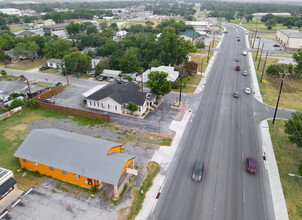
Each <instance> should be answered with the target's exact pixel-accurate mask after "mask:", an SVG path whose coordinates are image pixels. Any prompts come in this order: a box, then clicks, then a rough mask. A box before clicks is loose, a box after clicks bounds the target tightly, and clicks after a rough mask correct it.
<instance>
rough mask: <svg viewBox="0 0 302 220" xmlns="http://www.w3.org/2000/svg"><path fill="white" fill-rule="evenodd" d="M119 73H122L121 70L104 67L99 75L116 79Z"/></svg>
mask: <svg viewBox="0 0 302 220" xmlns="http://www.w3.org/2000/svg"><path fill="white" fill-rule="evenodd" d="M120 74H122V71H120V70H109V69H104V70H103V72H102V73H101V76H102V77H105V78H107V79H108V80H110V79H118V78H119V75H120Z"/></svg>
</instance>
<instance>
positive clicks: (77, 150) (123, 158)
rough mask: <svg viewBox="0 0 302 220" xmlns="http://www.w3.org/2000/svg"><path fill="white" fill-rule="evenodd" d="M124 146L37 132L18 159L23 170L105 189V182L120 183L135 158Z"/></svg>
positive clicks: (55, 132) (64, 133)
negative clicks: (124, 152) (123, 150)
mask: <svg viewBox="0 0 302 220" xmlns="http://www.w3.org/2000/svg"><path fill="white" fill-rule="evenodd" d="M120 152H121V144H119V143H115V142H111V141H106V140H102V139H99V138H93V137H90V136H85V135H80V134H76V133H72V132H67V131H63V130H58V129H34V130H32V131H31V132H30V134H29V135H28V136H27V137H26V139H25V140H24V141H23V143H22V144H21V145H20V147H19V148H18V150H17V151H16V152H15V154H14V156H15V157H18V158H19V161H20V164H21V167H22V168H26V169H28V170H32V171H38V172H39V173H41V174H45V175H48V176H51V177H54V178H57V179H60V180H63V181H66V182H69V183H73V184H76V185H79V186H82V187H86V188H92V187H98V188H101V186H102V183H109V184H112V185H113V186H114V196H115V197H118V184H119V180H120V178H121V176H122V175H123V174H124V172H125V171H126V168H127V167H128V166H131V168H132V169H133V168H134V158H135V156H133V155H129V154H123V153H120Z"/></svg>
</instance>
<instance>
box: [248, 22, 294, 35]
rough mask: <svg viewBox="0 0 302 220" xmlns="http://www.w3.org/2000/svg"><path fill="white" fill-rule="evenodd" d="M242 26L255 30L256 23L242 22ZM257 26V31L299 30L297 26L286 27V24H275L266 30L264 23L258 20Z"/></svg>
mask: <svg viewBox="0 0 302 220" xmlns="http://www.w3.org/2000/svg"><path fill="white" fill-rule="evenodd" d="M242 26H243V27H245V28H246V29H248V30H250V31H255V30H256V24H255V23H253V24H248V23H243V24H242ZM257 28H258V32H259V33H276V32H277V30H278V29H286V30H299V28H298V27H292V28H291V29H288V28H287V27H286V26H283V25H282V24H277V25H276V27H273V28H272V29H271V30H268V29H267V28H266V27H265V25H264V23H262V22H260V23H259V22H258V24H257Z"/></svg>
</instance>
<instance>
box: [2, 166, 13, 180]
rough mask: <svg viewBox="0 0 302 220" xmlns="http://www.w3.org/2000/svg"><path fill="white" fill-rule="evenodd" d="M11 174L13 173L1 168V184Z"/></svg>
mask: <svg viewBox="0 0 302 220" xmlns="http://www.w3.org/2000/svg"><path fill="white" fill-rule="evenodd" d="M11 173H12V171H10V170H7V169H4V168H1V167H0V182H1V181H2V180H3V179H4V178H6V177H7V176H8V175H10V174H11Z"/></svg>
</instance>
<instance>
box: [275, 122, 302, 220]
mask: <svg viewBox="0 0 302 220" xmlns="http://www.w3.org/2000/svg"><path fill="white" fill-rule="evenodd" d="M284 124H285V121H284V120H276V121H275V124H274V125H273V124H272V121H269V128H270V135H271V138H272V142H273V146H274V152H275V156H276V159H277V164H278V169H279V174H280V178H281V183H282V188H283V193H284V196H285V200H286V206H287V210H288V215H289V219H290V220H297V219H302V178H298V177H291V176H289V175H288V174H289V173H294V174H297V172H298V167H299V163H300V161H301V160H302V152H301V150H299V149H298V147H297V145H296V144H293V143H291V142H290V141H289V139H288V135H287V134H285V133H284Z"/></svg>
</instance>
